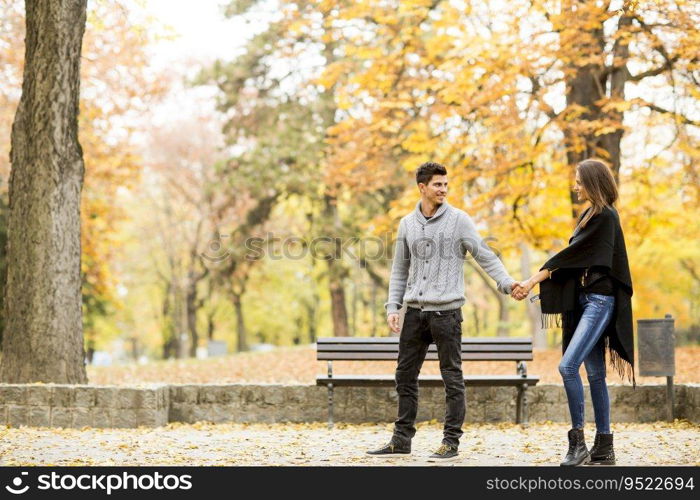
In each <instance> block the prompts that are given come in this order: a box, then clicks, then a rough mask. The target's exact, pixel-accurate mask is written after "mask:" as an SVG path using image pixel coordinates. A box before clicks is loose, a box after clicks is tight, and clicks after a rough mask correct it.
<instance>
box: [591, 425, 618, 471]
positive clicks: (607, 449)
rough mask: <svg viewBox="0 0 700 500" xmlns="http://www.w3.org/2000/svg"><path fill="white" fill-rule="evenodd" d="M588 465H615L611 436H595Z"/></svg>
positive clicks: (597, 434) (598, 434)
mask: <svg viewBox="0 0 700 500" xmlns="http://www.w3.org/2000/svg"><path fill="white" fill-rule="evenodd" d="M589 465H615V450H613V435H612V434H600V433H597V432H596V434H595V441H594V442H593V448H591V461H590V462H589Z"/></svg>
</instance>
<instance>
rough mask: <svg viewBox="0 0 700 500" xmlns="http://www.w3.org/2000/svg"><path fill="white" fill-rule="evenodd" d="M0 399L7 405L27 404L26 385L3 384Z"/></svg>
mask: <svg viewBox="0 0 700 500" xmlns="http://www.w3.org/2000/svg"><path fill="white" fill-rule="evenodd" d="M0 397H1V398H2V399H0V401H2V402H3V403H5V404H8V405H25V404H27V386H25V385H15V384H11V385H5V386H2V389H1V392H0Z"/></svg>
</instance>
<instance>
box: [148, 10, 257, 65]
mask: <svg viewBox="0 0 700 500" xmlns="http://www.w3.org/2000/svg"><path fill="white" fill-rule="evenodd" d="M226 3H228V2H226V1H222V0H197V1H196V2H193V1H192V0H146V2H145V4H146V5H145V8H146V10H147V11H148V12H149V13H150V14H151V15H153V16H155V17H156V18H157V19H159V20H160V21H161V22H162V23H163V24H166V25H168V26H170V27H172V28H173V29H174V31H175V32H176V33H177V34H179V35H180V36H179V38H178V39H177V40H172V41H163V42H162V43H160V44H159V45H158V46H157V48H154V49H155V50H154V52H155V59H154V63H155V64H156V65H158V66H167V65H168V64H169V63H172V62H174V61H181V60H183V59H196V60H200V61H202V62H205V61H207V60H213V59H215V58H221V59H231V58H232V57H233V56H234V55H235V54H236V53H237V52H238V51H240V47H241V46H242V45H243V44H244V43H245V41H246V39H247V37H249V36H250V35H251V34H252V30H251V27H250V26H248V25H246V24H245V23H243V22H242V21H238V20H233V19H225V18H224V16H223V13H222V9H221V8H220V6H221V5H222V4H226Z"/></svg>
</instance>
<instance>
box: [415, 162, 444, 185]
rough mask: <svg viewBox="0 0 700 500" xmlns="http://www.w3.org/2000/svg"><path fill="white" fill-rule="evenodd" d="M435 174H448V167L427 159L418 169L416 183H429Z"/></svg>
mask: <svg viewBox="0 0 700 500" xmlns="http://www.w3.org/2000/svg"><path fill="white" fill-rule="evenodd" d="M433 175H447V169H446V168H445V167H443V166H442V165H440V164H439V163H436V162H434V161H427V162H425V163H423V165H421V166H420V167H418V170H416V184H420V183H421V182H422V183H423V184H428V183H429V182H430V179H432V178H433Z"/></svg>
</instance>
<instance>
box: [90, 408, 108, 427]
mask: <svg viewBox="0 0 700 500" xmlns="http://www.w3.org/2000/svg"><path fill="white" fill-rule="evenodd" d="M92 426H93V427H96V428H100V429H106V428H109V427H112V410H111V409H110V408H100V407H96V408H93V409H92Z"/></svg>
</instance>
